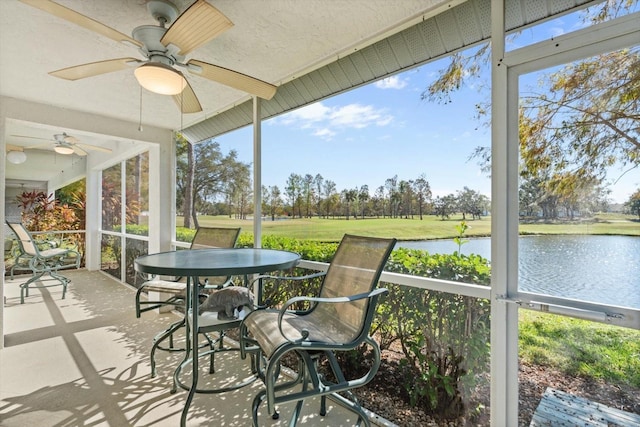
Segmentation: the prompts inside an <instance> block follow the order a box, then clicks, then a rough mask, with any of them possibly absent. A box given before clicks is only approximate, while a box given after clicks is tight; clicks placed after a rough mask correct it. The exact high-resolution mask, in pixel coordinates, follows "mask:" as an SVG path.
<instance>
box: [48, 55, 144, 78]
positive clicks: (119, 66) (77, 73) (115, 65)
mask: <svg viewBox="0 0 640 427" xmlns="http://www.w3.org/2000/svg"><path fill="white" fill-rule="evenodd" d="M132 62H134V63H139V62H141V61H140V60H139V59H136V58H118V59H108V60H106V61H98V62H90V63H88V64H82V65H75V66H73V67H68V68H62V69H60V70H56V71H52V72H50V73H49V74H51V75H52V76H54V77H59V78H61V79H66V80H78V79H84V78H86V77H93V76H98V75H100V74H106V73H112V72H114V71H120V70H124V69H126V68H130V66H131V65H130V64H131V63H132Z"/></svg>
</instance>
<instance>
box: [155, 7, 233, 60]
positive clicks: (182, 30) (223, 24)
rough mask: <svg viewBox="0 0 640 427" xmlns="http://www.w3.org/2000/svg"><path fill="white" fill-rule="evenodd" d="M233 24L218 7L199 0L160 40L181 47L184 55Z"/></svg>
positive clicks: (181, 53) (181, 52) (164, 43)
mask: <svg viewBox="0 0 640 427" xmlns="http://www.w3.org/2000/svg"><path fill="white" fill-rule="evenodd" d="M232 26H233V23H232V22H231V21H230V20H229V18H227V17H226V16H224V15H223V14H222V12H220V11H219V10H218V9H216V8H215V7H213V6H211V5H210V4H209V3H207V2H206V1H204V0H197V1H196V2H195V3H193V4H192V5H191V6H189V8H187V10H185V11H184V12H182V14H181V15H180V16H179V17H178V19H176V21H175V22H174V23H173V24H172V25H171V27H169V29H168V30H167V32H166V33H165V34H164V36H162V39H161V40H160V42H161V43H162V44H163V45H164V46H168V45H169V44H173V45H175V46H177V47H178V48H180V55H182V56H184V55H187V54H188V53H189V52H191V51H192V50H194V49H196V48H198V47H200V46H202V45H203V44H205V43H206V42H208V41H209V40H211V39H213V38H214V37H217V36H218V35H220V34H222V33H223V32H225V31H226V30H228V29H229V28H231V27H232Z"/></svg>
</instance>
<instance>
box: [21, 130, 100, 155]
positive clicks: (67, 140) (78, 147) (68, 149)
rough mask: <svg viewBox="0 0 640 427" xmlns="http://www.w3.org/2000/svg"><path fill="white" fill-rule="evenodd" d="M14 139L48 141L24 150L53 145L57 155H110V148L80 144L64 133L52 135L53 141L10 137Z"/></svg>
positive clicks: (74, 138) (30, 137) (76, 139)
mask: <svg viewBox="0 0 640 427" xmlns="http://www.w3.org/2000/svg"><path fill="white" fill-rule="evenodd" d="M11 136H13V137H16V138H29V139H42V140H46V141H49V142H47V143H46V144H40V145H33V146H30V147H24V149H25V150H34V149H38V148H43V147H48V146H50V145H51V144H53V149H54V151H55V152H56V153H58V154H65V155H68V154H73V153H76V154H77V155H78V156H86V155H87V154H88V153H87V151H86V150H95V151H102V152H103V153H111V149H110V148H106V147H100V146H97V145H91V144H85V143H81V142H80V141H79V140H78V138H76V137H75V136H71V135H68V134H67V133H66V132H62V133H58V134H55V135H53V141H51V139H49V138H36V137H32V136H23V135H11Z"/></svg>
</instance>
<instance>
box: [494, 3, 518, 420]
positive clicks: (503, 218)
mask: <svg viewBox="0 0 640 427" xmlns="http://www.w3.org/2000/svg"><path fill="white" fill-rule="evenodd" d="M504 28H505V27H504V0H492V2H491V50H492V52H491V160H492V164H491V169H492V170H491V200H492V202H491V259H492V262H491V425H493V426H515V425H518V308H517V306H516V305H515V304H507V303H504V302H499V301H497V298H498V296H505V295H508V294H509V291H510V289H512V288H515V289H517V280H518V252H517V251H518V174H517V170H518V132H517V113H518V112H517V84H516V88H515V92H516V93H515V100H516V103H515V104H511V102H512V101H513V94H511V93H510V91H511V90H513V87H509V85H508V81H507V80H508V69H507V66H506V64H505V63H504V62H503V59H504V51H505V49H504V45H505V31H504ZM511 109H513V110H514V112H512V111H510V110H511ZM513 114H515V120H516V132H515V134H514V132H512V131H511V130H512V129H513V127H512V126H511V122H512V121H513Z"/></svg>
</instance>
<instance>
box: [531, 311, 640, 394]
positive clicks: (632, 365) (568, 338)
mask: <svg viewBox="0 0 640 427" xmlns="http://www.w3.org/2000/svg"><path fill="white" fill-rule="evenodd" d="M519 326H520V352H519V353H520V358H521V360H523V361H524V362H528V363H530V364H535V365H540V366H549V367H552V368H555V369H557V370H559V371H561V372H564V373H566V374H568V375H572V376H579V377H586V378H595V379H599V380H604V381H607V382H612V383H616V384H620V383H622V384H626V385H629V386H632V387H636V388H639V389H640V331H637V330H633V329H628V328H621V327H617V326H611V325H605V324H602V323H595V322H589V321H586V320H579V319H573V318H570V317H564V316H558V315H554V314H548V313H538V312H534V311H529V310H520V325H519ZM639 398H640V396H639Z"/></svg>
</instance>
